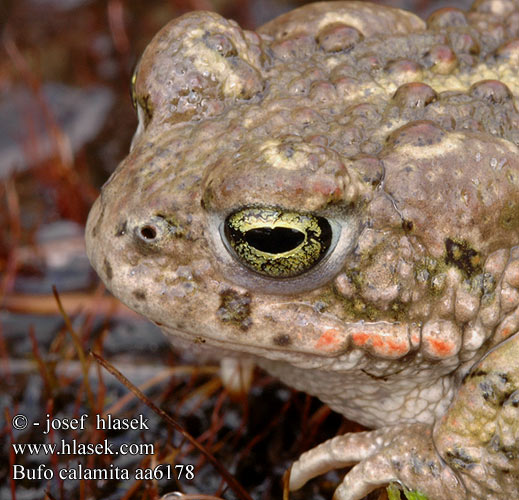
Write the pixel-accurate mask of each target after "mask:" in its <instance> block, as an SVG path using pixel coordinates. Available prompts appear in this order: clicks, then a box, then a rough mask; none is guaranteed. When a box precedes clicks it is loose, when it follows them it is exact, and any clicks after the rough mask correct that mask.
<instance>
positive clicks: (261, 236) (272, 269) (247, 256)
mask: <svg viewBox="0 0 519 500" xmlns="http://www.w3.org/2000/svg"><path fill="white" fill-rule="evenodd" d="M224 234H225V238H226V240H227V243H228V246H230V247H231V248H232V250H233V251H234V253H235V254H236V256H237V258H238V259H239V260H240V261H241V262H242V263H243V264H244V265H245V266H247V267H249V268H250V269H252V270H253V271H256V272H257V273H260V274H263V275H265V276H270V277H273V278H290V277H292V276H298V275H300V274H302V273H304V272H305V271H308V270H309V269H311V268H312V267H313V266H315V264H317V262H319V261H320V260H321V259H322V258H323V257H324V255H326V252H327V250H328V249H329V248H330V244H331V241H332V230H331V227H330V224H329V222H328V221H327V220H326V219H325V218H324V217H317V216H315V215H311V214H300V213H297V212H287V211H284V210H281V209H276V208H263V207H252V208H244V209H242V210H240V211H238V212H234V213H233V214H231V215H229V216H228V217H227V219H226V220H225V229H224Z"/></svg>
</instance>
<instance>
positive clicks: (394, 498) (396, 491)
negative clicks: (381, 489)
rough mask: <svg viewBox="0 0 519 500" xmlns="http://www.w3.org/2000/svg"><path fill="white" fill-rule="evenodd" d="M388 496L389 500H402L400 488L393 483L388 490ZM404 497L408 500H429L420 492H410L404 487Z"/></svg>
mask: <svg viewBox="0 0 519 500" xmlns="http://www.w3.org/2000/svg"><path fill="white" fill-rule="evenodd" d="M386 491H387V496H388V499H389V500H401V498H402V497H401V496H400V491H401V490H400V487H399V486H398V485H397V484H396V483H391V484H390V485H389V486H388V487H387V488H386ZM403 491H404V496H405V498H407V500H427V497H426V496H425V495H424V494H422V493H420V492H419V491H410V490H408V489H407V488H406V487H405V486H404V487H403Z"/></svg>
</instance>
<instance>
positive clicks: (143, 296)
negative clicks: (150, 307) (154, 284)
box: [133, 290, 146, 300]
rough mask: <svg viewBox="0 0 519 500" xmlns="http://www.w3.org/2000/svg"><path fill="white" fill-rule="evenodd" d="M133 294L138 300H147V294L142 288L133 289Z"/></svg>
mask: <svg viewBox="0 0 519 500" xmlns="http://www.w3.org/2000/svg"><path fill="white" fill-rule="evenodd" d="M133 296H134V297H135V298H136V299H137V300H146V294H145V293H144V292H143V291H142V290H134V291H133Z"/></svg>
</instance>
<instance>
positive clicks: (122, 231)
mask: <svg viewBox="0 0 519 500" xmlns="http://www.w3.org/2000/svg"><path fill="white" fill-rule="evenodd" d="M126 225H127V222H126V221H123V222H121V223H120V224H119V225H118V226H117V229H116V230H115V236H116V237H120V236H124V235H125V234H126V229H127V228H126Z"/></svg>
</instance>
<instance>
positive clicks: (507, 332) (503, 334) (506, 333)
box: [501, 328, 512, 339]
mask: <svg viewBox="0 0 519 500" xmlns="http://www.w3.org/2000/svg"><path fill="white" fill-rule="evenodd" d="M511 333H512V331H511V329H510V328H503V331H502V332H501V337H502V338H503V339H506V338H507V337H508V336H509V335H510V334H511Z"/></svg>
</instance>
